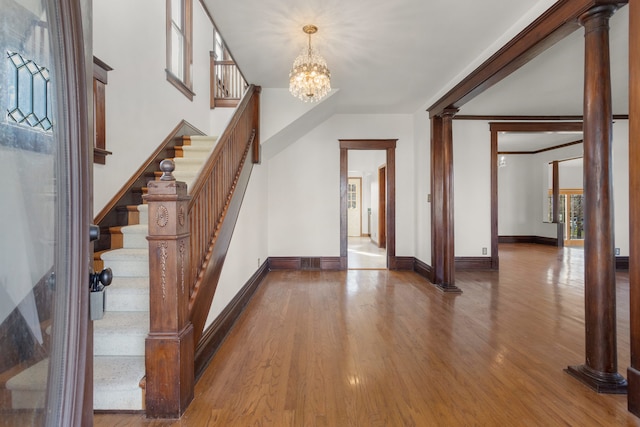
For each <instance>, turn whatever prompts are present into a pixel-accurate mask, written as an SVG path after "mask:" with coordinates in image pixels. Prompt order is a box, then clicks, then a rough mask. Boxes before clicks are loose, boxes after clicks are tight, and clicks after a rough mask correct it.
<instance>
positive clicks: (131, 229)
mask: <svg viewBox="0 0 640 427" xmlns="http://www.w3.org/2000/svg"><path fill="white" fill-rule="evenodd" d="M120 232H121V233H123V234H140V233H144V234H148V232H149V225H148V224H131V225H125V226H123V227H122V228H121V229H120Z"/></svg>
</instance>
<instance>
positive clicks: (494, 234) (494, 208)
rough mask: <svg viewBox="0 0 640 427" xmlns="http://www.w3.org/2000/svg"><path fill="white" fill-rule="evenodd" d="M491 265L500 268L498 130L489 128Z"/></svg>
mask: <svg viewBox="0 0 640 427" xmlns="http://www.w3.org/2000/svg"><path fill="white" fill-rule="evenodd" d="M489 130H490V132H491V166H490V168H489V170H490V171H491V202H490V203H491V267H492V268H494V269H496V270H497V269H498V268H500V257H499V255H498V131H496V130H493V129H491V125H489Z"/></svg>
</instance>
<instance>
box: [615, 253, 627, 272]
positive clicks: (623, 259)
mask: <svg viewBox="0 0 640 427" xmlns="http://www.w3.org/2000/svg"><path fill="white" fill-rule="evenodd" d="M616 270H629V257H628V256H617V257H616Z"/></svg>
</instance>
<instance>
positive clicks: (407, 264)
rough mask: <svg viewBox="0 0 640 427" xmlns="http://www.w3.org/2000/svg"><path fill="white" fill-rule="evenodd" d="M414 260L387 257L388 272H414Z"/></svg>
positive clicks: (410, 258)
mask: <svg viewBox="0 0 640 427" xmlns="http://www.w3.org/2000/svg"><path fill="white" fill-rule="evenodd" d="M414 262H415V258H414V257H412V256H394V257H389V270H410V271H413V270H414Z"/></svg>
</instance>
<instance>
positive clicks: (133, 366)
mask: <svg viewBox="0 0 640 427" xmlns="http://www.w3.org/2000/svg"><path fill="white" fill-rule="evenodd" d="M144 375H145V367H144V356H94V358H93V384H94V390H96V391H99V390H108V391H116V390H123V389H125V390H126V389H131V388H133V389H138V388H140V380H141V379H142V378H143V377H144Z"/></svg>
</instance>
